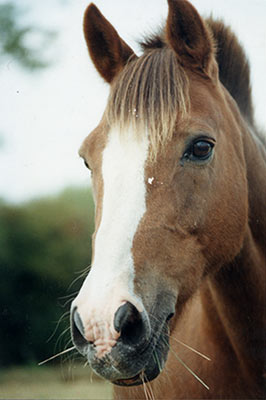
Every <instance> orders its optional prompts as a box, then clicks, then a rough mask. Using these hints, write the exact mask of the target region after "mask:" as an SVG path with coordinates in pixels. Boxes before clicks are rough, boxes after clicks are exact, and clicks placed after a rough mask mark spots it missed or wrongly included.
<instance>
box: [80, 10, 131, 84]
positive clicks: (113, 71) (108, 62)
mask: <svg viewBox="0 0 266 400" xmlns="http://www.w3.org/2000/svg"><path fill="white" fill-rule="evenodd" d="M83 29H84V36H85V39H86V43H87V46H88V49H89V53H90V56H91V59H92V61H93V63H94V65H95V67H96V69H97V70H98V72H99V73H100V75H101V76H102V77H103V78H104V79H105V80H106V82H108V83H111V82H112V80H113V79H114V77H115V76H116V75H117V74H118V72H119V71H120V70H121V69H122V68H123V67H124V66H125V64H126V63H127V62H128V60H129V59H130V57H132V56H133V55H134V52H133V50H132V49H131V48H130V47H129V46H128V45H127V44H126V43H125V42H124V41H123V40H122V39H121V38H120V36H119V35H118V33H117V31H116V30H115V29H114V27H113V26H112V25H111V24H110V22H108V21H107V19H106V18H105V17H104V16H103V15H102V14H101V12H100V11H99V9H98V8H97V7H96V6H95V5H94V4H93V3H91V4H90V5H89V6H88V8H87V9H86V11H85V15H84V23H83Z"/></svg>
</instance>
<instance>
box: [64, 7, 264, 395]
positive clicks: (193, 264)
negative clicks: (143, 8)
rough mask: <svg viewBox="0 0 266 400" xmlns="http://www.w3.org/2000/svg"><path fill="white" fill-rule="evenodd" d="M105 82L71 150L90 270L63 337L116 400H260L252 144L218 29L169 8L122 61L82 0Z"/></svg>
mask: <svg viewBox="0 0 266 400" xmlns="http://www.w3.org/2000/svg"><path fill="white" fill-rule="evenodd" d="M84 35H85V39H86V43H87V46H88V50H89V54H90V57H91V59H92V61H93V63H94V65H95V67H96V69H97V71H98V72H99V74H100V75H101V77H102V78H103V79H104V80H105V81H106V82H107V83H109V85H110V94H109V98H108V101H107V105H106V109H105V111H104V114H103V117H102V119H101V121H100V123H99V125H98V126H97V127H96V128H95V130H93V131H92V132H91V133H90V134H89V135H88V137H87V138H85V140H84V142H83V144H82V146H81V149H80V151H79V154H80V156H81V157H82V158H83V160H84V162H85V165H86V167H87V168H89V169H90V171H91V174H92V187H93V193H94V200H95V233H94V234H93V237H92V244H93V256H92V266H91V270H90V272H89V274H88V275H87V277H86V278H85V280H84V282H83V284H82V287H81V289H80V291H79V293H78V295H77V297H76V298H75V299H74V301H73V303H72V305H71V331H72V340H73V343H74V345H75V346H76V349H77V350H78V351H79V352H80V353H81V354H82V355H83V356H84V357H86V359H87V362H88V363H89V365H90V366H91V368H92V369H93V371H94V372H96V374H98V375H100V376H101V377H103V378H104V379H107V380H109V381H110V382H112V383H113V384H114V395H115V398H116V399H142V398H147V399H149V398H156V399H200V398H205V399H255V398H256V399H262V398H265V396H266V388H265V378H266V368H265V359H266V357H265V339H266V335H265V331H266V330H265V326H266V323H265V322H266V312H265V304H266V298H265V296H266V290H265V288H266V281H265V270H266V254H265V253H266V252H265V246H266V218H265V217H266V210H265V199H266V180H265V177H266V151H265V140H264V138H263V135H262V132H260V131H259V130H258V129H257V127H256V124H255V121H254V117H253V105H252V98H251V84H250V67H249V62H248V60H247V57H246V55H245V52H244V50H243V48H242V46H241V45H240V44H239V41H238V39H237V38H236V36H235V34H234V33H233V32H232V30H231V28H230V27H228V26H226V25H225V24H224V23H223V22H222V21H221V20H214V19H213V18H207V19H206V18H203V17H201V16H200V15H199V13H198V11H197V10H196V9H195V8H194V6H193V5H192V4H191V3H190V2H189V1H187V0H168V16H167V20H166V24H165V26H164V27H163V28H161V29H160V31H159V32H157V33H154V34H152V35H150V36H148V37H147V38H146V39H145V40H144V41H143V42H142V44H141V46H142V54H141V55H140V56H137V55H136V54H135V53H134V51H133V50H132V49H131V48H130V47H129V46H128V44H127V43H125V41H124V40H123V39H122V38H120V36H119V34H118V33H117V31H116V30H115V28H114V27H113V26H112V25H111V23H110V22H109V21H107V20H106V19H105V17H104V16H103V15H102V14H101V12H100V11H99V9H98V8H97V7H96V6H95V5H94V4H90V5H89V6H88V8H87V10H86V12H85V16H84Z"/></svg>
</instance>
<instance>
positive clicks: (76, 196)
mask: <svg viewBox="0 0 266 400" xmlns="http://www.w3.org/2000/svg"><path fill="white" fill-rule="evenodd" d="M93 219H94V208H93V199H92V195H91V192H90V191H89V190H88V189H67V190H65V191H64V192H63V193H62V194H60V195H59V196H57V197H53V198H44V199H39V200H35V201H32V202H30V203H25V204H22V205H19V206H14V205H8V204H5V203H3V202H2V203H1V204H0V269H1V280H0V320H1V322H0V326H1V329H0V367H1V366H2V367H3V366H7V365H12V364H22V363H37V362H38V361H42V360H43V359H45V358H47V357H49V356H51V355H52V354H54V352H55V351H59V350H63V349H64V345H65V344H62V343H61V347H60V343H59V344H58V343H57V342H58V338H59V336H60V333H61V332H62V331H63V330H64V329H65V328H68V327H69V316H68V315H66V320H65V321H62V323H60V324H59V327H58V329H57V331H56V332H55V334H54V335H53V338H52V339H51V340H50V341H49V342H47V340H48V338H49V337H50V336H51V334H52V333H53V331H54V329H55V327H56V325H57V322H58V321H59V319H60V317H61V316H62V314H63V313H64V312H65V311H66V310H68V309H69V306H70V301H71V299H72V298H73V297H74V295H71V293H74V294H75V291H77V290H78V289H79V287H80V286H81V283H82V280H81V279H78V280H76V282H74V283H73V284H72V285H71V288H70V284H71V283H72V282H73V281H74V280H75V278H77V277H78V276H79V274H80V273H81V271H82V270H84V268H85V267H87V266H88V265H89V263H90V256H91V234H92V232H93V229H94V228H93ZM65 296H67V297H65ZM68 296H69V297H68ZM64 303H67V304H66V306H65V307H63V304H64ZM69 337H70V335H69V332H67V339H69ZM56 343H57V345H58V347H59V348H57V349H56V348H55V347H56Z"/></svg>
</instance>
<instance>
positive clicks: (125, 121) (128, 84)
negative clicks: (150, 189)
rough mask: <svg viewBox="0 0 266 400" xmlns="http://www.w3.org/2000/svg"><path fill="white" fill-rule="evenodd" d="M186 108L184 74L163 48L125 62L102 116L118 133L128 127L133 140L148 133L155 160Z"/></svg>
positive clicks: (167, 50) (185, 81) (169, 52)
mask: <svg viewBox="0 0 266 400" xmlns="http://www.w3.org/2000/svg"><path fill="white" fill-rule="evenodd" d="M188 108H189V95H188V79H187V76H186V73H185V71H184V70H183V68H182V67H181V66H180V65H179V63H178V60H177V57H176V56H175V54H174V52H173V51H172V50H171V49H170V48H167V47H164V48H157V49H149V50H147V51H146V52H145V53H144V54H143V55H142V56H141V57H139V58H133V59H131V60H130V61H129V63H128V64H127V65H126V67H125V68H124V70H123V71H122V72H121V74H119V76H118V79H117V80H116V81H115V83H114V85H113V86H112V89H111V92H110V96H109V100H108V104H107V108H106V116H107V120H108V122H109V124H110V125H116V126H118V128H119V130H120V132H123V131H125V130H126V129H125V128H129V127H130V131H132V130H133V132H134V133H135V134H136V135H137V136H138V135H140V134H141V135H143V132H147V131H148V133H149V138H150V143H151V155H152V156H155V155H156V153H157V150H158V147H159V146H161V145H162V146H163V145H164V143H166V141H167V140H169V139H170V138H171V137H172V135H173V132H174V128H175V124H176V119H177V117H178V118H182V117H184V116H185V115H186V113H187V111H188ZM177 113H178V116H177Z"/></svg>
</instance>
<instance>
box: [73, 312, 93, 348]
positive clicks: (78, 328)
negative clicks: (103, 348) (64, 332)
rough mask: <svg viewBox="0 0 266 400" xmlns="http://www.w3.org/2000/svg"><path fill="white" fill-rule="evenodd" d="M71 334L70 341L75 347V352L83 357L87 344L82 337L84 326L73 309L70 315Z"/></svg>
mask: <svg viewBox="0 0 266 400" xmlns="http://www.w3.org/2000/svg"><path fill="white" fill-rule="evenodd" d="M71 333H72V341H73V343H74V345H75V346H76V348H77V350H78V351H79V352H80V353H81V354H82V355H85V354H86V352H87V347H88V344H89V343H88V341H87V340H86V339H85V337H84V336H83V335H84V326H83V323H82V320H81V318H80V315H79V313H78V311H77V308H74V309H73V311H72V313H71Z"/></svg>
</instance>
